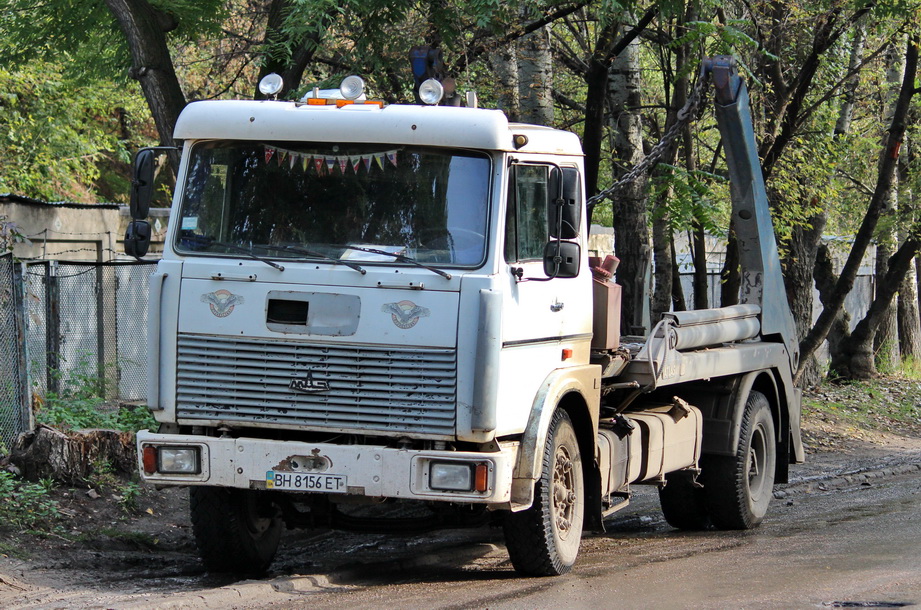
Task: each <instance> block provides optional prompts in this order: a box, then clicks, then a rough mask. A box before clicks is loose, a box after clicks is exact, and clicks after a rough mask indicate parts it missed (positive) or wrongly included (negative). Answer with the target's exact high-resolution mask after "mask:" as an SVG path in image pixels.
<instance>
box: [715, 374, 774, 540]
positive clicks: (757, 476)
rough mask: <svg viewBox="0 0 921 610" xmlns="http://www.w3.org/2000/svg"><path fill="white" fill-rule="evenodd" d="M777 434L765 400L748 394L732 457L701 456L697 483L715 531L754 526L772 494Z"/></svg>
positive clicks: (763, 514) (760, 518)
mask: <svg viewBox="0 0 921 610" xmlns="http://www.w3.org/2000/svg"><path fill="white" fill-rule="evenodd" d="M776 466H777V435H776V434H775V431H774V418H773V417H772V415H771V407H770V404H769V403H768V400H767V398H766V397H765V396H764V394H762V393H761V392H751V394H749V395H748V400H747V401H746V403H745V413H744V414H743V415H742V427H741V429H740V431H739V448H738V450H737V451H736V454H735V455H734V456H718V455H710V456H704V460H702V463H701V469H702V472H701V480H702V482H703V484H704V490H705V492H706V496H707V508H708V510H709V511H710V519H711V521H712V522H713V525H715V526H716V527H717V528H719V529H723V530H740V529H751V528H753V527H756V526H757V525H758V524H759V523H761V521H762V519H764V516H765V514H767V509H768V505H769V504H770V503H771V498H772V497H773V494H774V470H775V468H776Z"/></svg>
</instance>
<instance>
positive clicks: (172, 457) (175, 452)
mask: <svg viewBox="0 0 921 610" xmlns="http://www.w3.org/2000/svg"><path fill="white" fill-rule="evenodd" d="M157 450H158V451H157V471H159V472H160V473H162V474H199V473H200V472H201V460H200V459H199V458H198V455H199V454H198V447H158V448H157Z"/></svg>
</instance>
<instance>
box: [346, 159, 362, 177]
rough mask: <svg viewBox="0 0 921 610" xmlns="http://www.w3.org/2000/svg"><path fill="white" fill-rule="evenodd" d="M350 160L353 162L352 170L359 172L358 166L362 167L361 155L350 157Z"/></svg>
mask: <svg viewBox="0 0 921 610" xmlns="http://www.w3.org/2000/svg"><path fill="white" fill-rule="evenodd" d="M349 161H351V162H352V171H353V172H355V173H356V174H357V173H358V168H359V167H361V155H358V156H354V157H349Z"/></svg>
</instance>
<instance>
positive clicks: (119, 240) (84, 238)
mask: <svg viewBox="0 0 921 610" xmlns="http://www.w3.org/2000/svg"><path fill="white" fill-rule="evenodd" d="M0 215H2V216H6V217H7V219H8V220H9V221H12V222H15V223H16V224H17V225H18V227H19V231H20V232H21V233H22V234H23V235H26V236H28V238H29V242H30V243H21V244H16V246H15V248H14V250H13V254H14V255H15V256H16V257H18V258H20V259H48V260H67V261H103V262H108V261H112V260H121V259H125V258H126V257H125V255H124V236H125V229H126V228H127V226H128V222H129V221H130V220H131V218H130V215H129V213H128V208H127V206H120V205H118V204H98V205H91V204H74V203H47V202H42V201H35V200H29V199H27V198H23V197H16V196H10V195H7V196H0ZM168 219H169V208H154V209H151V211H150V216H149V217H148V221H149V222H150V223H151V228H152V239H151V247H150V254H148V257H154V258H155V257H157V255H158V254H159V253H160V252H162V251H163V239H164V236H165V233H166V224H167V221H168Z"/></svg>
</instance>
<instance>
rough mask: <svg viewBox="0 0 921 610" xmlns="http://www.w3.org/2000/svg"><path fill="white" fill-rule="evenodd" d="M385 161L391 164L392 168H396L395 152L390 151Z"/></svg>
mask: <svg viewBox="0 0 921 610" xmlns="http://www.w3.org/2000/svg"><path fill="white" fill-rule="evenodd" d="M387 160H388V161H390V162H391V163H393V166H394V167H396V166H397V151H395V150H392V151H390V152H388V153H387Z"/></svg>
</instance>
